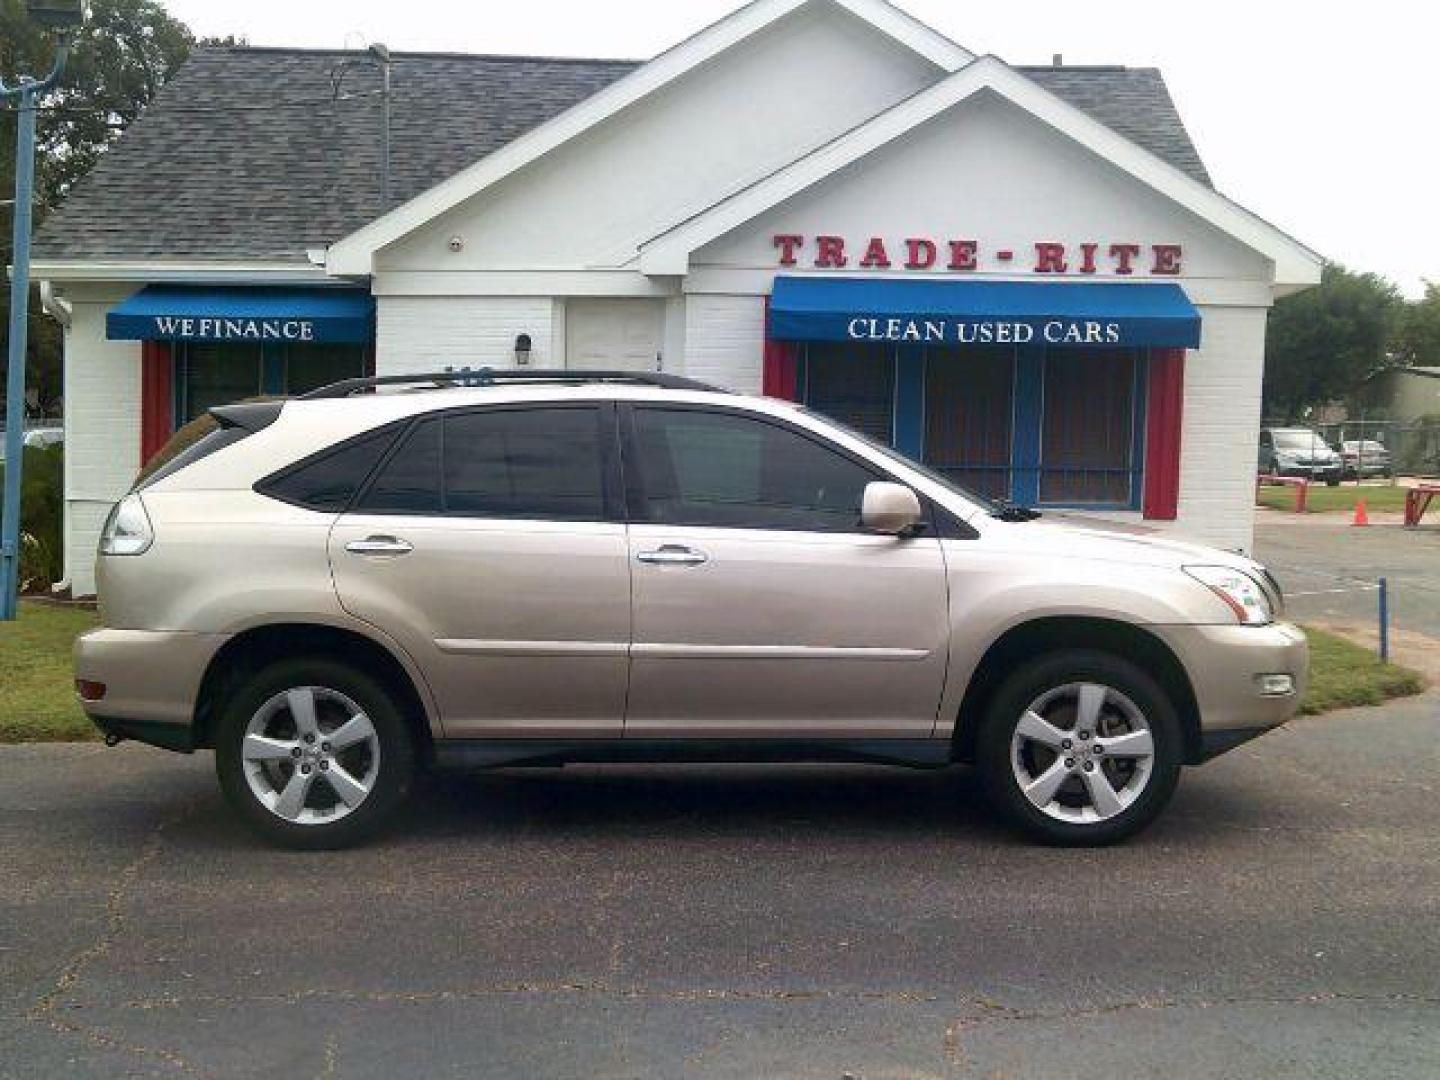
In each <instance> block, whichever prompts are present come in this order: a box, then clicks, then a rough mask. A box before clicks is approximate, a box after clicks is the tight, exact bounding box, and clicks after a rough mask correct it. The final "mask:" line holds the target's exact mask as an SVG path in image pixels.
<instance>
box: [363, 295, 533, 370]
mask: <svg viewBox="0 0 1440 1080" xmlns="http://www.w3.org/2000/svg"><path fill="white" fill-rule="evenodd" d="M555 321H556V320H555V314H554V302H553V301H552V300H551V299H550V298H549V297H548V296H542V297H534V296H506V297H489V296H481V297H464V296H454V297H450V296H446V297H408V296H382V297H380V298H379V299H378V301H377V312H376V346H375V373H376V374H377V375H407V374H413V373H416V372H428V371H443V370H445V369H446V368H448V367H456V368H461V367H472V368H477V367H494V368H508V367H514V366H515V338H516V337H517V336H518V335H520V334H529V335H530V339H531V344H532V352H531V363H532V364H533V365H534V366H536V367H548V366H550V365H551V364H553V363H554V362H555V353H554V348H553V342H552V337H551V334H552V329H553V327H554V325H555Z"/></svg>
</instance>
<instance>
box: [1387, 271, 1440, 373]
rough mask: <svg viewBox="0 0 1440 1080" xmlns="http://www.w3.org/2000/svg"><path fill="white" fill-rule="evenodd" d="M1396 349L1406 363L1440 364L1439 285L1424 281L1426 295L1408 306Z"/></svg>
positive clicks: (1398, 332)
mask: <svg viewBox="0 0 1440 1080" xmlns="http://www.w3.org/2000/svg"><path fill="white" fill-rule="evenodd" d="M1395 351H1396V353H1397V354H1398V355H1399V356H1400V357H1401V358H1402V359H1403V360H1404V362H1405V363H1407V364H1415V365H1418V366H1420V367H1440V285H1437V284H1435V282H1433V281H1427V282H1426V283H1425V296H1424V297H1423V298H1422V299H1420V300H1416V301H1415V302H1414V303H1411V304H1407V305H1405V312H1404V314H1403V315H1402V316H1401V318H1400V325H1399V327H1398V329H1397V331H1396V334H1395Z"/></svg>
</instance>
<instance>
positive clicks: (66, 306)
mask: <svg viewBox="0 0 1440 1080" xmlns="http://www.w3.org/2000/svg"><path fill="white" fill-rule="evenodd" d="M40 307H41V308H42V309H44V311H45V314H46V315H49V316H50V317H51V318H52V319H54V320H55V321H56V322H57V323H59V324H60V328H61V329H62V330H69V329H70V324H71V322H72V321H73V320H74V317H75V309H74V307H73V306H72V305H71V304H70V301H68V300H66V299H64V298H63V297H61V296H60V294H59V293H57V292H56V291H55V283H54V282H52V281H42V282H40ZM65 427H66V432H65V437H66V441H67V442H68V441H69V437H70V432H69V427H70V423H69V421H68V420H66V423H65ZM69 479H70V455H69V454H68V453H67V454H66V455H65V479H64V481H63V482H64V484H65V486H66V488H67V489H68V488H69ZM61 494H62V499H61V502H62V504H63V503H64V502H65V501H66V500H65V499H64V498H63V494H64V493H63V492H62V493H61ZM61 538H62V541H64V540H68V537H67V536H66V530H63V529H62V531H61ZM66 547H67V549H68V547H69V545H68V544H66ZM66 556H67V557H66V559H65V564H66V566H67V567H68V565H69V562H70V559H69V557H68V556H69V551H68V550H67V551H66ZM70 585H71V581H70V575H69V574H66V575H65V576H64V577H62V578H61V579H60V580H59V581H57V582H55V584H54V585H52V586H50V591H51V592H54V593H63V592H69V591H70Z"/></svg>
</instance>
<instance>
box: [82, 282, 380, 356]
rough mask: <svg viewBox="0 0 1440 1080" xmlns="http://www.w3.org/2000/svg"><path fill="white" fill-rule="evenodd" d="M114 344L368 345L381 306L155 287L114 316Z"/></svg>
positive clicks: (286, 292) (356, 293)
mask: <svg viewBox="0 0 1440 1080" xmlns="http://www.w3.org/2000/svg"><path fill="white" fill-rule="evenodd" d="M105 334H106V337H108V338H110V340H112V341H240V342H245V341H248V342H257V343H264V342H276V343H289V344H298V343H308V342H315V343H346V342H366V341H371V340H373V339H374V337H375V298H374V297H372V296H371V295H370V294H369V293H368V292H364V291H362V290H359V289H339V288H324V287H321V288H309V289H307V288H272V287H261V288H244V287H241V286H233V287H232V286H216V287H208V288H207V287H200V286H189V285H148V286H146V287H145V288H143V289H141V290H140V291H139V292H137V293H136V294H135V295H134V296H131V297H130V298H129V299H127V300H125V301H123V302H121V303H119V304H117V305H116V306H115V307H113V308H111V309H110V312H109V314H108V315H107V316H106V319H105Z"/></svg>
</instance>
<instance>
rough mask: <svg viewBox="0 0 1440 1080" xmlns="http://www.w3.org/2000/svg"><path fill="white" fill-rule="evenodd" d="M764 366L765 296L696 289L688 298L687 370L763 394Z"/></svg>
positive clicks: (696, 376)
mask: <svg viewBox="0 0 1440 1080" xmlns="http://www.w3.org/2000/svg"><path fill="white" fill-rule="evenodd" d="M764 366H765V298H764V297H763V296H717V295H711V294H700V293H692V294H691V295H690V296H688V297H686V299H685V371H684V373H685V374H686V375H688V376H689V377H690V378H692V379H699V380H701V381H702V382H709V383H714V384H715V385H717V386H723V387H725V388H726V389H729V390H735V391H738V392H739V393H742V394H758V393H760V389H761V385H762V383H763V379H764Z"/></svg>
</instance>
